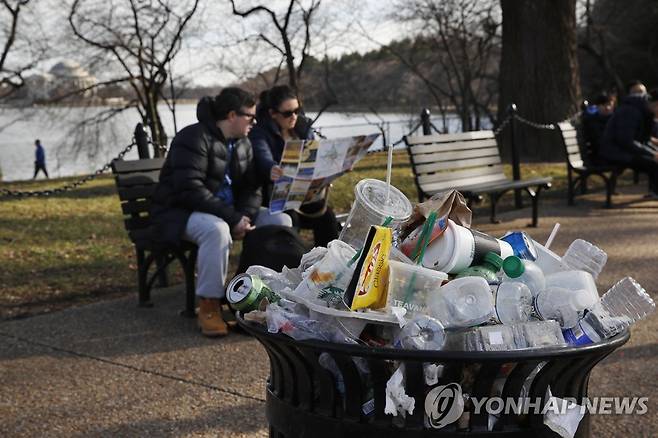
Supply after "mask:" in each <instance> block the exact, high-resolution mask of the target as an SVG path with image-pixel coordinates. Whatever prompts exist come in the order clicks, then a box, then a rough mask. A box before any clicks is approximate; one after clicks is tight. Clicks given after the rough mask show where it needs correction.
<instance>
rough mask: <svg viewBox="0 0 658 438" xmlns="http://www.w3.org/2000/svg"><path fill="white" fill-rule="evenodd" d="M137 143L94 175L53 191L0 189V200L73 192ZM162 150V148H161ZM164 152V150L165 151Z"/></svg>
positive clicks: (99, 173) (123, 154)
mask: <svg viewBox="0 0 658 438" xmlns="http://www.w3.org/2000/svg"><path fill="white" fill-rule="evenodd" d="M136 144H137V143H136V142H135V140H133V142H132V143H130V144H129V145H128V146H126V147H125V148H124V149H123V150H122V151H121V152H119V154H118V155H117V156H116V158H114V159H113V160H111V161H110V162H109V163H107V164H106V165H104V166H103V167H101V168H100V169H98V170H96V171H95V172H94V173H92V174H90V175H87V176H85V177H83V178H81V179H79V180H77V181H74V182H72V183H69V184H66V185H65V186H62V187H58V188H55V189H47V190H39V191H18V190H9V189H0V198H17V199H24V198H32V197H40V196H45V197H48V196H52V195H57V194H59V193H63V192H68V191H70V190H73V189H75V188H77V187H80V186H81V185H83V184H86V183H88V182H89V181H91V180H93V179H95V178H96V177H98V176H99V175H101V174H103V173H105V172H106V171H107V170H109V169H110V167H112V161H114V160H122V159H123V157H124V156H125V155H126V154H127V153H128V152H130V150H131V149H132V148H133V147H134V146H135V145H136ZM161 148H162V147H161ZM165 152H166V149H165Z"/></svg>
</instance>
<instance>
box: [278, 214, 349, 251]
mask: <svg viewBox="0 0 658 438" xmlns="http://www.w3.org/2000/svg"><path fill="white" fill-rule="evenodd" d="M286 213H288V214H289V215H290V217H291V218H292V225H293V226H294V227H295V228H308V229H311V230H313V239H314V240H315V246H327V244H328V243H329V242H331V241H332V240H334V239H338V227H339V225H338V220H337V219H336V215H335V214H334V212H333V210H332V209H331V207H327V210H326V211H325V212H324V214H323V215H321V216H318V217H308V216H304V215H303V214H299V213H297V212H296V211H286Z"/></svg>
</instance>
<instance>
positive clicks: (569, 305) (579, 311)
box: [535, 286, 587, 329]
mask: <svg viewBox="0 0 658 438" xmlns="http://www.w3.org/2000/svg"><path fill="white" fill-rule="evenodd" d="M585 298H586V297H585V296H584V295H583V294H579V293H574V292H573V291H571V290H569V289H565V288H562V287H557V286H549V287H547V288H546V289H544V290H543V291H541V292H540V293H539V295H537V297H536V298H535V312H536V314H537V316H538V317H539V319H541V320H543V321H546V320H549V319H553V320H555V321H557V322H558V323H559V324H560V327H562V328H563V329H567V328H571V327H574V326H576V325H577V324H578V321H579V320H580V319H581V318H582V317H583V314H584V311H585V309H586V308H587V307H586V304H587V302H585V301H584V299H585Z"/></svg>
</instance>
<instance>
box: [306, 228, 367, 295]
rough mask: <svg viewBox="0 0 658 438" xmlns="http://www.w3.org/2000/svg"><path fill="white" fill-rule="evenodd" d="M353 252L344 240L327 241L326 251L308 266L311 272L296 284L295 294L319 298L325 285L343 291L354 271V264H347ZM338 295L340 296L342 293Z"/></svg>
mask: <svg viewBox="0 0 658 438" xmlns="http://www.w3.org/2000/svg"><path fill="white" fill-rule="evenodd" d="M355 253H356V251H355V250H354V248H352V247H351V246H350V245H348V244H346V243H345V242H342V241H340V240H332V241H331V242H329V245H327V252H326V253H325V255H324V256H323V257H322V258H321V259H320V260H319V261H318V262H317V263H315V264H314V265H313V266H312V267H311V268H310V270H311V273H310V274H309V275H308V276H307V277H306V278H305V279H304V281H302V282H301V283H300V284H299V286H297V289H295V294H296V295H301V296H302V297H304V298H307V299H312V300H315V299H318V298H319V297H318V295H319V293H320V292H321V291H322V289H324V288H327V287H332V288H334V290H336V291H337V292H338V291H339V290H342V291H345V289H346V288H347V286H348V284H349V282H350V279H351V278H352V273H353V271H354V265H352V266H348V262H349V261H350V259H351V258H352V257H354V254H355ZM340 295H341V297H342V294H340ZM336 299H338V296H337V297H336Z"/></svg>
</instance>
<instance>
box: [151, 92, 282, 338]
mask: <svg viewBox="0 0 658 438" xmlns="http://www.w3.org/2000/svg"><path fill="white" fill-rule="evenodd" d="M197 119H198V123H195V124H193V125H190V126H187V127H185V128H183V129H182V130H181V131H179V132H178V133H177V134H176V136H175V137H174V139H173V141H172V143H171V147H170V148H169V152H167V157H166V158H165V162H164V165H163V167H162V171H161V172H160V180H159V182H158V185H157V186H156V189H155V193H154V194H153V202H152V206H151V217H152V218H153V224H154V227H155V236H156V239H157V240H161V241H163V242H165V243H169V244H173V245H177V244H180V242H181V240H187V241H190V242H194V243H195V244H197V245H198V247H199V253H198V259H197V272H198V275H197V283H196V291H195V292H196V295H197V296H198V297H199V313H198V319H197V321H198V324H199V327H200V328H201V332H202V333H203V334H204V335H206V336H223V335H226V334H227V333H228V325H227V324H226V321H224V319H223V317H222V314H221V306H220V300H221V299H222V298H224V296H225V290H224V286H225V283H226V280H227V276H228V262H229V252H230V248H231V245H232V244H233V241H234V240H242V239H244V237H245V235H246V234H247V233H249V232H250V231H252V230H253V229H254V228H256V227H260V226H265V225H282V226H288V227H290V226H292V221H291V219H290V217H289V216H288V215H286V214H283V213H282V214H279V215H270V214H269V210H268V209H266V208H262V207H261V191H260V181H259V179H258V177H257V175H256V173H255V169H254V162H253V152H252V148H251V144H250V143H249V139H247V134H248V133H249V130H250V129H251V127H252V125H253V124H254V123H255V122H256V101H255V99H254V97H253V96H252V95H251V94H249V93H247V92H246V91H244V90H242V89H240V88H235V87H229V88H224V89H223V90H222V91H221V93H220V94H219V95H217V96H215V97H203V98H202V99H201V100H200V101H199V104H198V105H197Z"/></svg>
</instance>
